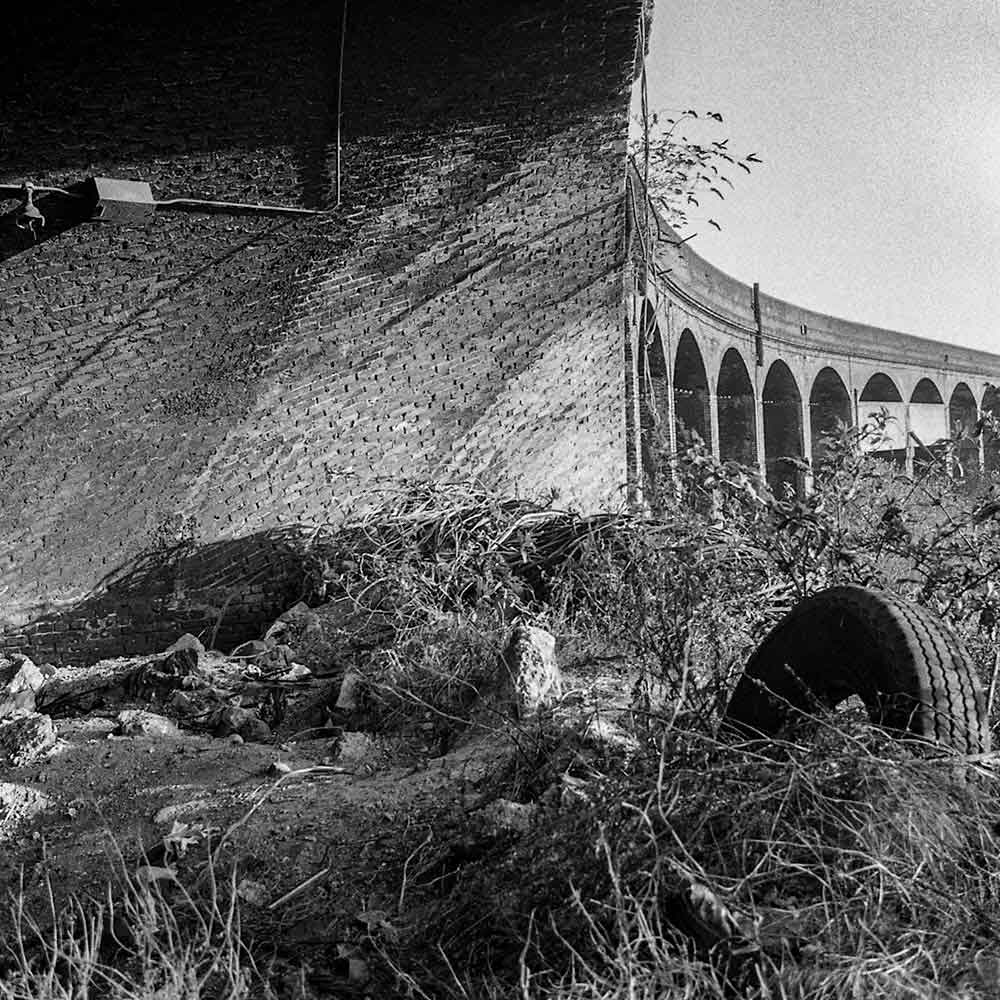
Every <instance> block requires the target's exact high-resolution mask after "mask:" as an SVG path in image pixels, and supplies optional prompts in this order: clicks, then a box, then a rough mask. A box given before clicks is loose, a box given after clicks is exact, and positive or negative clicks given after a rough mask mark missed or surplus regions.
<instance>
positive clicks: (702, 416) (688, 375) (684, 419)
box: [674, 328, 712, 448]
mask: <svg viewBox="0 0 1000 1000" xmlns="http://www.w3.org/2000/svg"><path fill="white" fill-rule="evenodd" d="M674 423H675V427H676V432H677V446H678V448H680V447H681V445H682V443H683V442H685V441H687V440H689V439H690V437H691V435H692V434H697V435H698V437H700V438H701V440H702V441H704V442H705V444H706V445H707V446H708V447H709V448H711V446H712V420H711V415H710V403H709V388H708V374H707V372H706V370H705V360H704V357H703V355H702V353H701V348H700V347H699V346H698V341H697V340H696V339H695V336H694V334H693V333H692V332H691V330H690V329H688V328H685V329H684V331H683V332H682V333H681V336H680V339H679V340H678V342H677V351H676V353H675V355H674Z"/></svg>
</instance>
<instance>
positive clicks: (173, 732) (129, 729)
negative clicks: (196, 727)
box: [117, 708, 181, 737]
mask: <svg viewBox="0 0 1000 1000" xmlns="http://www.w3.org/2000/svg"><path fill="white" fill-rule="evenodd" d="M117 734H118V735H119V736H154V737H164V736H180V735H181V731H180V729H178V728H177V724H176V723H175V722H174V721H173V720H172V719H168V718H167V717H166V716H165V715H157V714H156V713H155V712H144V711H143V710H142V709H138V708H129V709H126V710H125V711H123V712H119V713H118V728H117Z"/></svg>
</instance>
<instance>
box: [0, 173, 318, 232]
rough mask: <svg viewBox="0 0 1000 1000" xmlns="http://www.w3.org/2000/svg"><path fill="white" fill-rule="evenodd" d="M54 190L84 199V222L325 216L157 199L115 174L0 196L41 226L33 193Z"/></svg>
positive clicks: (9, 189) (8, 190)
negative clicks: (204, 215)
mask: <svg viewBox="0 0 1000 1000" xmlns="http://www.w3.org/2000/svg"><path fill="white" fill-rule="evenodd" d="M36 192H37V193H42V192H44V193H50V194H54V195H62V196H65V197H67V198H72V199H74V200H75V201H77V202H81V201H82V202H83V205H82V206H81V210H80V211H79V219H78V221H80V222H117V223H122V224H125V225H135V224H137V223H142V222H145V221H147V220H148V219H150V218H152V217H153V215H154V214H155V213H156V212H163V211H179V212H208V213H212V214H220V213H221V214H226V215H269V216H297V215H325V214H326V213H325V212H323V211H320V210H318V209H311V208H292V207H290V206H287V205H253V204H249V203H247V202H239V201H209V200H206V199H200V198H170V199H167V200H165V201H157V200H156V199H155V198H154V197H153V189H152V187H150V185H149V184H147V183H146V182H145V181H132V180H122V179H119V178H115V177H88V178H87V180H85V181H83V182H82V183H80V184H74V185H73V186H72V190H66V189H65V188H44V187H35V186H34V185H32V184H30V183H28V182H25V183H24V184H20V185H17V186H14V185H2V184H0V199H4V198H21V199H23V200H24V202H25V205H24V206H23V208H22V212H21V214H22V215H25V214H26V213H30V214H31V217H32V219H34V220H35V222H36V223H38V224H39V225H40V226H44V225H45V219H44V216H43V215H41V213H40V212H39V210H38V208H37V206H35V205H34V204H33V202H32V194H33V193H36Z"/></svg>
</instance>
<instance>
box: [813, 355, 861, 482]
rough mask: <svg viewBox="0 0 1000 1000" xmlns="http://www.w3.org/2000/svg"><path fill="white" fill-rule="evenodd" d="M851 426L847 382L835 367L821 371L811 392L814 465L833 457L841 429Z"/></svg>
mask: <svg viewBox="0 0 1000 1000" xmlns="http://www.w3.org/2000/svg"><path fill="white" fill-rule="evenodd" d="M851 423H852V420H851V397H850V395H849V394H848V392H847V386H846V385H844V380H843V379H842V378H841V377H840V376H839V375H838V374H837V372H836V371H834V369H832V368H823V369H821V370H820V372H819V374H818V375H817V376H816V381H815V382H813V387H812V392H810V393H809V430H810V432H811V436H812V457H813V464H814V465H818V464H819V463H820V462H822V461H823V459H824V458H826V456H827V455H828V454H829V451H830V446H831V445H832V444H833V441H834V439H835V438H836V436H837V433H838V429H839V427H840V426H841V425H842V424H847V425H850V424H851Z"/></svg>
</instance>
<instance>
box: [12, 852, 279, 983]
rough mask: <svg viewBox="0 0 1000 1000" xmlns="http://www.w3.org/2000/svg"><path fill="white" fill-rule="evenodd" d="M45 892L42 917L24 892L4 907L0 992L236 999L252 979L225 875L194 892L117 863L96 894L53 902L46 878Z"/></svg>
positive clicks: (158, 872) (153, 872)
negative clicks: (99, 896)
mask: <svg viewBox="0 0 1000 1000" xmlns="http://www.w3.org/2000/svg"><path fill="white" fill-rule="evenodd" d="M49 898H50V907H49V911H48V912H47V913H45V914H42V915H39V914H36V913H31V912H28V910H27V908H26V906H25V901H24V894H23V892H22V893H20V894H19V895H18V896H17V898H16V899H15V900H14V901H13V902H12V903H11V905H10V907H9V911H8V914H7V916H8V921H7V923H8V927H9V931H8V932H7V933H5V934H4V938H3V945H4V949H5V952H6V954H3V953H2V952H0V956H2V958H0V962H2V966H3V968H4V970H5V971H4V975H3V976H2V977H0V998H2V1000H85V998H90V997H103V998H108V1000H137V998H149V1000H153V998H155V1000H199V998H202V997H214V998H218V1000H236V998H243V997H246V996H247V995H248V991H249V988H250V985H251V983H252V982H254V981H257V982H258V983H259V982H260V978H259V975H258V973H257V970H256V969H255V967H254V965H253V961H252V959H251V957H250V956H249V954H248V953H247V951H246V949H245V948H244V946H243V943H242V934H241V927H240V920H239V910H238V906H237V896H236V892H235V886H234V885H233V884H232V883H231V882H230V884H228V885H222V886H220V885H219V884H218V883H217V882H216V881H215V879H214V877H212V878H210V880H209V891H208V892H207V893H206V894H203V895H201V896H199V897H198V898H197V899H196V898H195V897H193V896H192V895H190V894H189V893H188V892H186V891H185V889H184V888H183V887H182V886H181V885H180V883H179V882H177V881H176V879H173V878H168V877H166V870H165V869H156V868H149V867H144V868H140V869H139V870H138V871H137V872H135V873H133V872H130V871H128V870H127V869H126V868H125V867H124V865H123V866H122V868H121V871H120V875H119V880H118V884H117V885H114V886H111V885H109V886H108V887H107V895H106V898H105V899H104V900H102V901H96V900H93V899H88V900H84V899H79V898H75V899H73V900H71V902H70V903H69V904H68V905H67V906H65V907H63V908H61V909H57V908H56V905H55V903H54V895H53V893H52V887H51V885H50V886H49Z"/></svg>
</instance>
